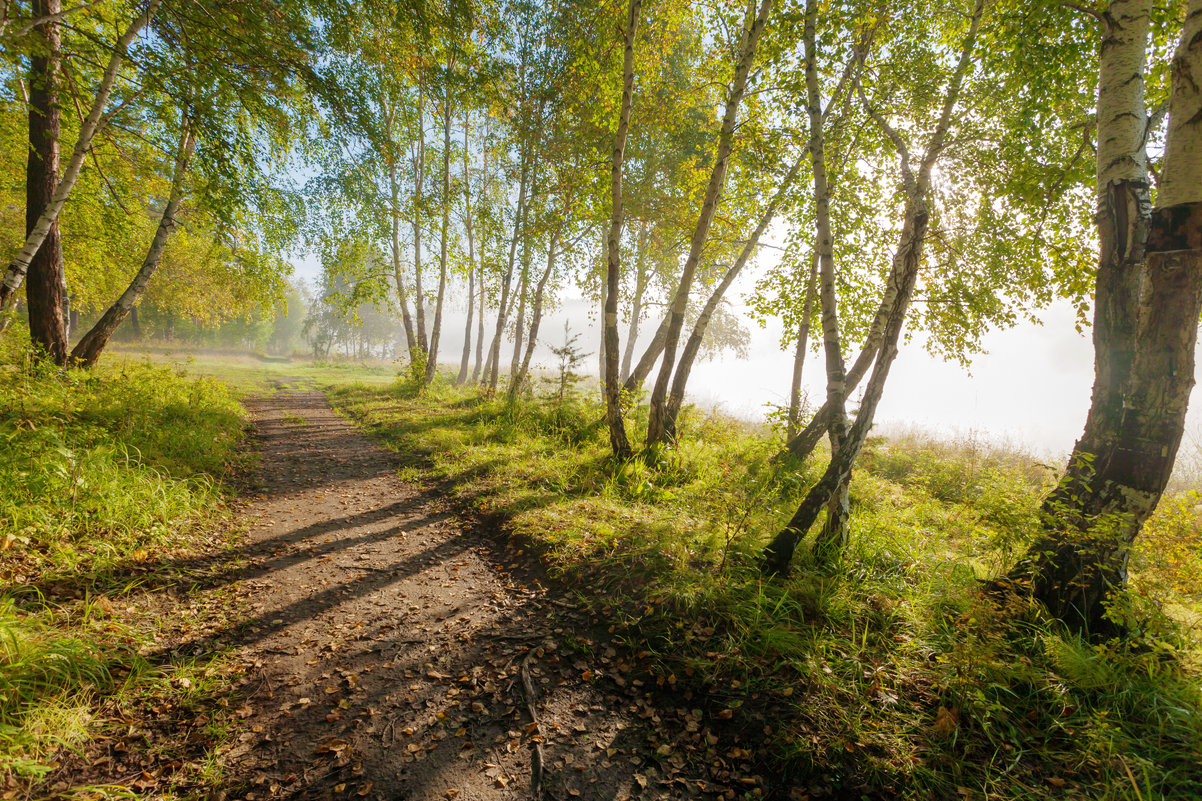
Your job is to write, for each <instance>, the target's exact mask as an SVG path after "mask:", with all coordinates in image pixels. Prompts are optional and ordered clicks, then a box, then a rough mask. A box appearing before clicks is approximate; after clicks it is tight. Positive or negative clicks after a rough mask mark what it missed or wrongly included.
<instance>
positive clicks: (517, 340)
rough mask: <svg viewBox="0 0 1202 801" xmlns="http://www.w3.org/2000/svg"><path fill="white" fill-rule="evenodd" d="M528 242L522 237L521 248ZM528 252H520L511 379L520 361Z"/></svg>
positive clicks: (524, 314) (526, 293)
mask: <svg viewBox="0 0 1202 801" xmlns="http://www.w3.org/2000/svg"><path fill="white" fill-rule="evenodd" d="M529 244H530V238H529V237H524V239H523V242H522V250H523V251H526V250H527V248H528V247H529ZM528 255H529V253H528V252H523V253H522V274H521V277H520V278H519V280H518V293H517V301H518V314H517V318H516V319H515V320H514V321H513V358H512V359H510V361H509V380H510V381H512V380H513V378H514V376H516V375H517V373H518V366H519V365H520V364H521V361H522V342H523V341H525V340H524V335H525V333H526V296H527V295H528V294H530V264H529V262H527V260H526V259H527V256H528Z"/></svg>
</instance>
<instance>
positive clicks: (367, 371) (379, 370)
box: [103, 342, 398, 395]
mask: <svg viewBox="0 0 1202 801" xmlns="http://www.w3.org/2000/svg"><path fill="white" fill-rule="evenodd" d="M110 351H111V352H109V353H106V355H105V357H104V358H105V361H104V362H103V363H104V364H120V363H122V362H125V361H128V360H134V361H146V360H149V361H151V362H152V363H154V364H161V365H168V366H171V367H175V368H178V369H183V370H185V371H187V372H188V373H189V374H191V375H196V376H207V377H210V378H214V379H217V380H219V381H221V382H222V383H223V384H224V385H226V386H227V387H230V388H232V389H233V390H234V391H235V392H237V393H238V394H242V395H245V394H248V393H261V392H264V391H272V390H289V389H313V388H318V387H328V386H333V385H337V384H347V383H360V384H368V385H372V386H385V385H387V384H391V383H392V382H393V381H395V380H396V376H397V370H398V367H397V365H395V364H393V363H390V362H384V361H378V360H376V361H372V362H354V361H325V362H323V361H312V360H310V359H301V358H297V359H292V358H283V357H271V356H264V355H261V354H260V355H256V354H253V353H246V352H242V351H237V352H224V351H193V350H189V349H188V348H187V347H184V346H172V345H171V344H170V343H163V342H157V343H147V344H145V345H141V346H134V345H133V344H131V343H123V344H122V345H120V346H119V347H118V348H110Z"/></svg>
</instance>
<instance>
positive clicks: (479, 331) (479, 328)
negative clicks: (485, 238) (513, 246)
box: [472, 243, 485, 384]
mask: <svg viewBox="0 0 1202 801" xmlns="http://www.w3.org/2000/svg"><path fill="white" fill-rule="evenodd" d="M481 244H483V243H481ZM484 298H485V291H484V254H483V253H481V254H480V313H479V314H478V315H477V316H476V363H475V365H474V366H473V367H472V383H473V384H474V383H476V381H478V380H479V378H480V368H481V366H482V365H483V363H484Z"/></svg>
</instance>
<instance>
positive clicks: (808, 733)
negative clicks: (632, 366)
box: [332, 384, 1202, 800]
mask: <svg viewBox="0 0 1202 801" xmlns="http://www.w3.org/2000/svg"><path fill="white" fill-rule="evenodd" d="M332 397H333V399H334V400H335V402H336V403H337V404H338V405H339V406H340V407H341V408H343V409H344V410H346V411H347V412H348V413H349V414H350V415H351V416H352V417H355V418H358V419H360V420H362V421H363V422H364V423H366V424H369V430H370V431H371V432H372V433H373V434H374V435H375V436H378V437H380V438H381V439H382V440H383V441H384V442H385V443H387V444H389V445H390V446H391V447H394V448H396V449H397V450H398V452H400V453H403V454H409V455H411V456H417V457H420V458H422V459H424V460H425V464H424V465H423V466H422V467H421V468H420V469H419V468H418V467H416V466H415V468H414V469H413V473H414V475H427V474H428V473H429V470H430V469H432V470H433V472H434V473H435V474H437V475H438V476H440V477H441V479H442V480H443V481H444V482H445V484H446V485H447V486H448V487H449V488H450V490H451V492H452V493H453V494H454V495H456V496H457V497H458V498H459V500H460V502H461V504H462V505H463V506H464V507H466V508H471V509H475V510H477V511H479V512H483V513H487V514H490V515H499V516H500V517H502V518H503V519H505V520H506V525H507V527H508V529H509V530H511V531H512V533H513V534H514V535H515V536H516V537H517V538H518V539H519V541H524V542H526V543H528V544H530V545H531V546H533V547H535V548H536V549H537V550H538V551H539V552H541V554H542V556H543V558H544V559H546V560H547V561H548V563H549V564H550V566H551V568H552V570H553V571H557V572H559V573H560V574H562V575H564V576H565V577H567V578H569V579H570V580H571V584H572V585H574V586H579V587H587V588H588V591H587V592H582V593H581V600H582V602H584V603H586V604H590V605H592V606H593V608H594V609H596V610H597V611H598V613H599V614H600V615H602V616H603V617H604V618H605V619H608V620H611V621H613V622H614V624H615V629H616V631H618V632H619V633H620V634H621V635H622V636H625V637H628V638H630V640H631V642H632V644H634V645H635V646H636V648H637V649H639V650H642V651H645V652H650V653H652V654H654V655H655V658H656V659H658V662H659V670H660V671H661V676H660V679H661V680H663V681H665V682H668V681H669V680H670V683H671V684H672V685H673V686H675V687H676V688H677V690H684V689H691V690H692V691H693V692H694V695H693V696H692V698H693V700H692V701H691V703H694V704H696V703H710V704H716V705H720V706H721V707H739V706H741V707H742V708H743V710H744V713H743V714H744V715H745V716H746V717H747V719H749V720H756V719H758V718H762V719H763V720H764V721H765V722H766V723H767V724H769V725H768V728H767V729H766V730H765V731H767V732H770V733H769V734H768V735H767V737H768V741H769V743H768V750H767V752H766V755H762V756H763V758H764V759H765V761H766V762H768V763H770V765H771V767H772V769H773V773H774V775H776V776H778V777H783V783H786V784H788V783H793V784H795V785H796V786H797V787H799V788H801V789H802V790H803V791H805V792H809V793H811V794H813V795H819V794H821V793H822V792H825V791H833V790H834V789H836V788H840V789H841V792H843V793H844V794H846V793H847V792H848V791H850V790H851V789H852V788H855V792H854V794H853V795H854V797H859V794H863V795H864V796H865V797H889V798H894V797H897V798H910V799H925V798H956V797H978V798H983V797H989V798H999V799H1016V800H1017V799H1036V798H1060V797H1065V796H1068V797H1082V798H1104V799H1119V798H1124V799H1125V798H1132V799H1136V798H1139V799H1150V798H1183V799H1184V798H1197V797H1202V747H1200V746H1202V728H1200V726H1202V699H1200V697H1199V688H1200V687H1202V680H1200V677H1199V668H1198V659H1199V650H1198V648H1199V643H1198V638H1197V637H1195V636H1194V635H1193V633H1192V631H1191V630H1190V629H1189V627H1188V626H1189V619H1190V617H1189V616H1190V614H1193V611H1191V610H1196V609H1197V604H1196V600H1197V599H1196V598H1192V596H1190V595H1189V594H1188V593H1187V592H1183V591H1182V589H1183V586H1185V585H1189V584H1190V583H1191V582H1194V581H1197V580H1198V575H1199V573H1198V566H1197V564H1196V562H1189V561H1188V560H1185V559H1184V557H1182V560H1181V561H1180V562H1178V563H1173V564H1170V562H1171V559H1170V558H1169V556H1168V555H1166V554H1165V553H1164V552H1162V551H1160V550H1156V549H1155V548H1153V549H1152V551H1151V552H1145V551H1142V550H1141V552H1140V554H1137V556H1136V558H1135V560H1134V565H1135V570H1136V574H1135V578H1136V583H1135V585H1134V591H1133V592H1131V593H1129V596H1130V597H1129V598H1127V599H1125V600H1124V610H1123V611H1124V614H1126V615H1127V616H1128V617H1129V618H1130V619H1131V620H1132V621H1136V622H1137V623H1138V625H1137V627H1136V628H1137V629H1138V633H1139V635H1140V636H1139V637H1138V638H1137V641H1136V642H1134V643H1128V644H1125V645H1117V644H1116V645H1111V646H1104V647H1094V646H1091V645H1089V644H1087V643H1082V642H1080V641H1077V640H1074V639H1072V638H1069V637H1067V636H1065V635H1064V634H1063V633H1061V632H1059V631H1057V629H1056V628H1055V626H1053V625H1051V624H1049V623H1048V622H1047V621H1046V620H1044V619H1043V618H1042V616H1041V615H1040V613H1039V612H1038V610H1036V609H1033V608H1029V607H1012V608H1006V609H1000V610H999V609H997V608H995V607H994V606H993V605H992V604H990V603H986V602H985V601H983V600H982V599H981V598H980V596H979V594H978V592H977V585H978V579H980V578H983V577H986V576H988V575H991V574H994V573H996V572H997V571H999V570H1002V569H1004V568H1005V567H1006V566H1008V564H1009V563H1010V562H1011V561H1012V560H1013V559H1014V558H1015V556H1016V555H1017V554H1018V553H1019V552H1020V551H1021V549H1022V548H1024V547H1025V546H1026V545H1027V543H1028V542H1030V541H1031V539H1032V537H1033V536H1034V534H1035V533H1036V531H1037V525H1038V521H1037V517H1036V511H1037V509H1038V504H1039V501H1040V498H1041V497H1042V495H1043V493H1044V492H1045V491H1046V490H1047V488H1048V487H1049V486H1050V482H1051V481H1053V480H1054V479H1055V475H1054V473H1053V471H1052V470H1051V469H1050V468H1048V467H1046V466H1044V465H1041V464H1040V463H1039V462H1038V461H1037V460H1035V459H1032V458H1029V457H1026V456H1024V455H1023V454H1018V453H1011V452H999V451H998V450H996V449H994V448H992V447H989V446H987V445H985V444H984V443H980V442H974V441H961V442H952V443H948V442H940V441H937V440H934V439H932V438H929V437H923V436H917V435H915V434H913V433H910V434H909V435H907V436H906V437H904V438H898V439H884V438H879V439H874V440H873V441H872V442H871V443H870V445H869V447H868V448H867V450H866V452H865V454H864V457H863V459H862V460H861V463H860V465H859V467H858V468H857V471H856V474H855V478H854V484H853V489H852V510H853V523H852V526H853V532H852V545H851V547H850V549H849V551H848V552H847V553H846V554H845V558H844V559H843V560H842V562H841V563H840V564H838V565H835V566H819V565H811V564H808V563H807V561H806V559H805V556H804V554H801V555H800V559H799V561H800V564H799V565H798V566H797V569H796V570H795V571H794V573H793V575H792V576H791V577H789V578H788V579H787V580H778V581H766V580H764V579H763V577H762V576H761V574H760V572H759V570H758V558H759V553H760V550H761V549H762V547H763V545H764V543H765V542H766V540H767V538H768V537H770V536H771V535H772V534H774V533H775V532H776V531H777V530H778V528H779V527H780V526H781V525H783V523H784V522H785V520H786V519H787V517H788V515H790V514H791V513H792V511H793V510H794V508H795V505H796V503H797V501H798V499H799V497H800V495H801V494H802V493H803V492H804V491H805V489H806V488H807V487H808V486H809V485H810V484H811V483H812V482H813V481H814V480H816V478H817V475H818V472H819V471H820V470H821V469H822V467H823V466H824V465H823V462H824V460H825V455H824V454H822V453H819V454H816V455H815V457H814V459H812V460H811V461H810V462H809V463H807V464H795V463H784V464H778V463H776V462H774V460H773V458H772V457H773V456H774V454H775V453H776V451H777V450H778V449H779V443H778V442H777V441H775V440H774V439H773V438H772V437H771V435H770V434H769V433H768V432H766V431H762V430H760V429H757V428H755V427H750V426H747V425H744V424H737V423H734V422H732V421H729V420H727V419H725V418H723V417H722V416H721V415H717V414H712V413H703V412H698V411H696V410H691V411H690V412H689V413H688V415H687V416H686V418H685V419H684V420H682V424H681V431H682V432H684V434H683V438H682V439H681V441H680V442H679V444H678V447H677V448H676V449H674V450H671V451H667V452H663V453H659V454H656V455H654V457H653V458H647V459H642V460H638V461H635V462H631V463H629V464H625V465H614V464H613V463H612V461H611V460H610V459H609V456H608V453H607V451H608V447H607V441H606V432H605V430H604V428H603V426H602V425H600V424H599V422H598V421H599V420H600V419H601V411H602V410H601V409H600V407H599V406H597V405H596V404H592V403H590V402H588V401H587V400H585V399H583V398H581V397H575V398H572V399H570V401H569V403H568V404H567V408H566V409H565V408H562V407H561V406H560V405H559V404H558V403H557V402H556V401H555V400H553V399H551V398H545V397H532V398H527V399H526V400H524V401H522V402H520V403H518V404H516V405H510V404H506V403H505V402H503V401H499V400H498V401H493V400H484V399H481V398H479V397H477V396H476V395H475V394H474V392H473V391H469V390H457V389H453V388H450V387H448V386H446V385H437V386H436V387H434V388H433V389H432V390H431V391H428V392H426V393H425V394H418V393H416V392H414V391H413V388H412V387H409V386H407V385H404V384H398V385H396V386H394V387H392V388H388V389H381V388H369V387H366V386H359V387H344V388H339V389H335V390H334V391H333V392H332ZM643 415H645V410H644V409H638V408H636V409H635V410H633V411H632V412H631V418H632V419H631V424H630V428H631V431H636V432H637V431H638V430H639V428H640V427H641V426H640V423H641V419H640V418H641V417H642V416H643ZM1188 498H1189V496H1176V497H1174V498H1170V499H1168V501H1167V503H1166V505H1165V507H1164V508H1163V509H1162V510H1161V512H1160V513H1159V514H1158V516H1157V517H1156V519H1155V520H1154V521H1153V523H1152V524H1151V525H1150V526H1149V529H1148V535H1147V537H1146V541H1147V542H1149V543H1164V542H1168V541H1171V540H1173V539H1174V538H1175V537H1179V536H1181V534H1182V533H1183V532H1185V531H1187V530H1188V531H1196V530H1202V526H1199V525H1198V524H1199V522H1202V518H1199V514H1198V511H1199V510H1198V509H1197V507H1196V506H1191V505H1190V503H1189V501H1188ZM1191 526H1192V527H1193V528H1190V527H1191ZM1191 542H1192V540H1191ZM1195 553H1196V552H1195ZM1187 589H1188V587H1187ZM1166 610H1167V611H1169V612H1171V613H1172V615H1173V617H1170V616H1169V615H1166V613H1165V612H1166ZM753 730H755V729H754V727H753ZM757 736H758V735H757ZM966 794H967V795H966Z"/></svg>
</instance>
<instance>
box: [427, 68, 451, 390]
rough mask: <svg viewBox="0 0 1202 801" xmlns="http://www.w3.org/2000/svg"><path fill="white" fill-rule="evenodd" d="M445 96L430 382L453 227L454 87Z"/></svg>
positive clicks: (440, 329)
mask: <svg viewBox="0 0 1202 801" xmlns="http://www.w3.org/2000/svg"><path fill="white" fill-rule="evenodd" d="M445 93H446V97H444V98H443V106H444V108H443V113H442V146H443V159H442V237H441V238H442V241H441V242H440V243H439V252H438V297H437V299H436V300H435V302H434V328H433V329H432V330H431V331H430V350H429V352H428V353H427V354H426V372H425V376H424V378H423V383H425V384H426V385H429V383H430V382H431V381H433V380H434V373H435V371H437V369H438V340H439V339H440V338H441V337H442V302H443V300H444V299H445V298H446V292H447V233H448V231H449V229H450V227H451V90H450V87H449V86H448V87H447V88H446V90H445Z"/></svg>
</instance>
